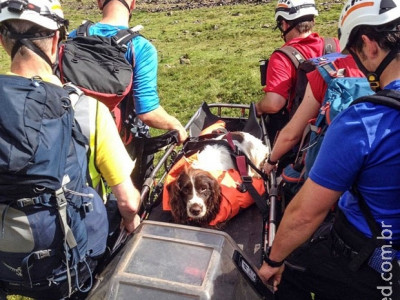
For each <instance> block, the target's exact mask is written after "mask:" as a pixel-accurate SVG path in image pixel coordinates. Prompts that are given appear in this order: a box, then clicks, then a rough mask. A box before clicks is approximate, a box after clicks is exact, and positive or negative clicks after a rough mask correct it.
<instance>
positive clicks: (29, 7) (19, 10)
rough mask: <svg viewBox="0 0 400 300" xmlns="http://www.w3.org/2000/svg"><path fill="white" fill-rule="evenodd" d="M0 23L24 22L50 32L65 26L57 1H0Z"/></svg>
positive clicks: (65, 22)
mask: <svg viewBox="0 0 400 300" xmlns="http://www.w3.org/2000/svg"><path fill="white" fill-rule="evenodd" d="M0 3H1V9H0V22H3V21H6V20H26V21H30V22H33V23H35V24H38V25H40V26H42V27H44V28H47V29H50V30H58V29H59V28H60V27H63V26H66V25H67V24H68V22H67V21H66V20H64V14H63V11H62V9H61V4H60V2H59V1H58V0H0Z"/></svg>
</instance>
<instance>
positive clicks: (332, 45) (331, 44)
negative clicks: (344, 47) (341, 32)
mask: <svg viewBox="0 0 400 300" xmlns="http://www.w3.org/2000/svg"><path fill="white" fill-rule="evenodd" d="M333 52H337V48H336V42H335V39H334V38H333V37H324V53H323V54H328V53H333Z"/></svg>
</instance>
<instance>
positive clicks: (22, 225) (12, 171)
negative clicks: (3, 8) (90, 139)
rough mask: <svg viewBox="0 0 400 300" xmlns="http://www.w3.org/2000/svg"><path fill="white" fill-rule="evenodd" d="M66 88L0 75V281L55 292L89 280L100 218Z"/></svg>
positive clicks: (33, 293)
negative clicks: (88, 180) (89, 184)
mask: <svg viewBox="0 0 400 300" xmlns="http://www.w3.org/2000/svg"><path fill="white" fill-rule="evenodd" d="M73 100H75V101H81V100H82V97H79V96H78V93H77V90H75V89H74V88H67V87H65V88H62V87H59V86H56V85H53V84H50V83H45V82H42V81H41V80H40V78H32V79H27V78H23V77H19V76H6V75H0V105H1V108H2V109H1V110H0V215H1V223H0V289H2V290H3V291H5V292H6V293H7V294H20V295H24V296H27V297H32V298H39V299H60V298H63V297H68V296H69V295H70V294H71V293H72V292H74V291H84V290H86V289H89V288H91V284H90V283H91V280H92V272H93V270H94V268H95V266H96V263H97V258H99V257H101V256H102V254H103V253H104V252H105V249H106V240H107V234H108V221H107V213H106V209H105V206H104V204H103V202H102V200H101V198H100V197H99V195H98V194H97V193H96V192H95V191H94V190H93V189H92V188H90V187H89V186H88V184H87V174H88V170H87V153H86V152H87V151H86V146H87V138H86V137H85V136H84V135H83V134H82V132H81V130H80V128H79V124H78V123H77V122H76V121H75V120H74V109H73V108H74V107H73V106H74V105H73V104H72V102H71V101H73Z"/></svg>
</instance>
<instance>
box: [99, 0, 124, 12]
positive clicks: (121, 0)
mask: <svg viewBox="0 0 400 300" xmlns="http://www.w3.org/2000/svg"><path fill="white" fill-rule="evenodd" d="M111 1H112V0H106V1H104V4H103V9H104V7H105V6H106V5H107V4H108V3H110V2H111ZM118 1H119V2H121V3H122V4H123V5H124V6H125V7H126V9H127V10H128V11H129V12H131V9H130V7H129V5H128V3H126V1H125V0H118Z"/></svg>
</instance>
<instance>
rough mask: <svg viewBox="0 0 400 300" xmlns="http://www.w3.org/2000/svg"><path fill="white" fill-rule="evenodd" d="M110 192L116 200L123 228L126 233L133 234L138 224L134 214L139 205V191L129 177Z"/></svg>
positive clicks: (138, 220)
mask: <svg viewBox="0 0 400 300" xmlns="http://www.w3.org/2000/svg"><path fill="white" fill-rule="evenodd" d="M111 190H112V192H113V194H114V195H115V197H116V198H117V201H118V209H119V212H120V213H121V216H122V220H123V225H124V227H125V228H126V230H127V231H128V232H133V231H134V230H135V228H136V227H137V226H138V225H139V223H140V218H139V216H138V215H137V214H136V213H137V211H138V209H139V204H140V194H139V191H138V190H137V189H136V188H135V187H134V185H133V183H132V181H131V179H130V177H128V178H127V179H126V180H125V181H123V182H121V183H120V184H117V185H114V186H112V187H111Z"/></svg>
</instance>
